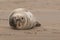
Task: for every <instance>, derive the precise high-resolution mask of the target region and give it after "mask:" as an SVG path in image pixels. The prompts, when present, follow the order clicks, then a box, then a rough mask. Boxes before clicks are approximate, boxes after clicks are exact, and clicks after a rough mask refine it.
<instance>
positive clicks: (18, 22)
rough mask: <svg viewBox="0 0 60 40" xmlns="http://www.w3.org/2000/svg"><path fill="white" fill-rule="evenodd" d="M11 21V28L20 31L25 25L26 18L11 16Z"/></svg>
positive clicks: (20, 15) (16, 15) (17, 15)
mask: <svg viewBox="0 0 60 40" xmlns="http://www.w3.org/2000/svg"><path fill="white" fill-rule="evenodd" d="M11 20H12V21H11V23H12V24H13V25H12V27H14V28H15V29H22V28H24V25H26V23H27V19H26V16H25V15H23V14H20V13H16V14H13V15H12V19H11Z"/></svg>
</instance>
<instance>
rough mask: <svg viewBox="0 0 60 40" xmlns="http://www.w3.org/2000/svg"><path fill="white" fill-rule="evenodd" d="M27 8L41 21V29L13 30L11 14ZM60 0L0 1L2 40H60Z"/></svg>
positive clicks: (0, 39) (0, 37)
mask: <svg viewBox="0 0 60 40" xmlns="http://www.w3.org/2000/svg"><path fill="white" fill-rule="evenodd" d="M15 8H27V9H29V10H30V11H31V12H32V13H33V15H35V16H36V18H37V19H38V20H39V21H40V23H41V27H37V28H34V29H31V30H13V29H11V28H10V26H9V24H8V20H7V19H8V16H9V13H10V12H11V11H12V10H14V9H15ZM59 18H60V0H0V40H60V19H59Z"/></svg>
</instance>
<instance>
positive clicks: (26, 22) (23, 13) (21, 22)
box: [9, 8, 41, 29]
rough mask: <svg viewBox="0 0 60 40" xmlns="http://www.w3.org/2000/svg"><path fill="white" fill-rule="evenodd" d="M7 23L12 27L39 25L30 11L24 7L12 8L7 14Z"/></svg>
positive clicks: (23, 27)
mask: <svg viewBox="0 0 60 40" xmlns="http://www.w3.org/2000/svg"><path fill="white" fill-rule="evenodd" d="M9 25H10V26H11V28H13V29H31V28H33V27H36V26H40V25H41V24H40V23H39V21H37V20H36V19H35V17H34V16H33V15H32V13H31V12H30V11H29V10H27V9H25V8H18V9H15V10H13V11H12V12H11V13H10V15H9Z"/></svg>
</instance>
